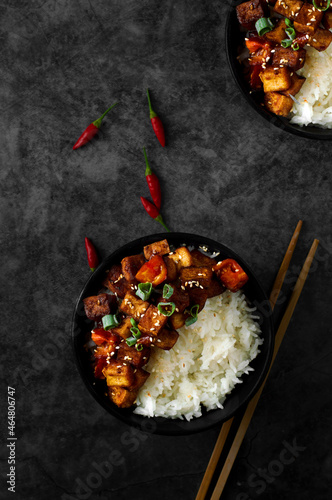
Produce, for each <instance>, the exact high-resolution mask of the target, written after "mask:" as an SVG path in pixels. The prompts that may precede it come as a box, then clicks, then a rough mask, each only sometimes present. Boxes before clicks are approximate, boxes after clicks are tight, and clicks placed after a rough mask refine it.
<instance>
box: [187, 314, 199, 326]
mask: <svg viewBox="0 0 332 500" xmlns="http://www.w3.org/2000/svg"><path fill="white" fill-rule="evenodd" d="M196 321H197V316H190V318H187V319H186V321H185V325H186V326H190V325H192V324H193V323H196Z"/></svg>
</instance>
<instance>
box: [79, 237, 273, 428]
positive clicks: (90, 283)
mask: <svg viewBox="0 0 332 500" xmlns="http://www.w3.org/2000/svg"><path fill="white" fill-rule="evenodd" d="M162 239H169V241H170V243H171V244H174V245H180V244H181V243H179V242H180V241H181V242H182V243H183V244H186V245H187V246H189V247H190V246H198V243H200V244H201V245H202V244H204V245H206V246H207V247H210V248H211V249H218V250H221V252H222V253H224V255H225V256H226V255H227V256H229V257H231V258H234V259H236V260H237V261H238V262H239V263H240V265H242V266H243V267H244V268H245V270H246V271H247V272H248V273H249V276H250V277H251V280H252V286H253V288H254V289H256V288H257V290H258V291H259V295H260V298H261V299H262V300H263V301H264V302H266V304H268V307H270V306H269V302H268V299H267V297H266V294H265V292H264V290H263V288H262V286H261V285H260V283H259V281H258V280H257V278H256V276H255V274H254V273H253V271H252V270H251V268H250V267H249V266H248V265H247V264H246V263H245V262H244V261H243V259H242V258H240V257H239V256H238V255H237V254H236V253H235V252H234V251H233V250H231V249H230V248H228V247H227V246H225V245H223V244H221V243H218V242H216V241H214V240H211V239H210V238H206V237H204V236H199V235H195V234H190V233H159V234H152V235H148V236H145V237H142V238H138V239H136V240H134V241H131V242H129V243H127V244H125V245H122V246H121V247H120V248H117V249H116V250H115V251H114V252H112V253H111V254H110V255H109V256H108V257H107V258H106V259H104V260H103V262H101V264H100V265H99V266H98V268H97V269H96V270H95V272H94V273H92V274H91V275H90V277H89V278H88V280H87V281H86V283H85V284H84V286H83V288H82V290H81V292H80V294H79V297H78V299H77V301H76V305H75V310H74V314H73V321H72V332H71V334H72V346H73V349H74V356H75V360H76V365H77V367H78V371H79V373H80V375H81V378H82V379H83V382H84V384H85V385H86V387H87V389H88V390H89V392H90V394H92V396H93V397H94V398H95V399H96V401H97V402H98V403H99V404H100V405H101V406H103V408H105V409H106V410H107V411H108V412H109V413H110V414H111V415H112V416H115V417H116V418H118V419H120V420H122V421H124V422H126V423H127V424H129V425H133V426H135V427H138V428H141V429H142V427H144V431H147V432H153V433H155V434H164V435H184V434H192V433H195V432H200V431H203V430H206V429H208V428H210V427H212V426H214V425H216V424H217V423H222V422H223V421H225V420H228V419H229V418H230V417H231V416H233V415H234V414H235V413H236V412H237V411H238V410H239V409H240V408H242V407H243V405H245V404H246V403H247V402H248V401H249V400H250V399H251V398H252V397H253V395H254V394H255V392H256V391H257V390H258V389H259V386H260V384H261V382H262V381H263V380H264V377H265V375H266V373H267V371H268V368H269V366H270V361H271V358H272V353H273V346H274V334H273V322H272V311H271V310H270V309H269V311H268V313H267V315H266V317H265V319H263V322H266V323H264V324H265V325H266V329H265V331H263V336H264V338H265V340H264V344H265V345H264V344H263V351H264V350H265V349H266V352H265V358H264V359H263V358H260V359H259V369H257V370H255V371H254V372H251V373H250V375H248V376H244V377H248V379H247V378H244V379H243V383H242V384H237V386H236V387H238V386H241V391H242V387H245V386H248V387H250V390H249V391H248V392H247V393H246V394H245V397H242V398H241V401H240V403H239V404H238V405H237V407H236V408H235V410H234V411H228V412H227V411H226V408H227V404H229V402H228V401H229V400H231V398H232V395H233V392H234V393H235V391H236V388H235V389H234V391H233V392H232V393H231V394H229V396H228V398H227V399H226V401H225V410H219V409H217V410H211V411H209V412H206V413H203V415H202V416H201V417H199V418H195V419H192V420H190V421H189V422H186V421H182V420H180V419H165V418H162V417H157V418H153V419H148V418H147V417H143V416H141V415H138V414H135V413H133V412H132V410H131V411H130V410H124V409H121V408H118V407H116V406H115V405H113V403H111V402H110V401H109V400H108V398H105V396H104V395H101V393H100V391H99V392H98V391H97V389H96V386H95V385H94V383H93V382H92V378H91V373H92V370H91V372H90V371H89V370H88V369H87V362H86V361H84V359H83V357H84V354H82V353H83V351H84V349H83V345H84V343H85V342H86V340H85V341H84V342H83V340H82V339H81V338H80V335H81V336H82V337H83V336H85V335H86V332H87V331H88V328H89V327H90V328H91V324H92V323H91V322H87V319H86V317H85V318H83V316H84V313H81V314H79V311H82V310H83V303H82V299H83V298H84V297H86V296H89V295H90V294H91V291H92V290H93V293H98V286H96V285H97V284H98V283H99V289H100V288H101V283H102V277H103V274H104V273H105V271H106V269H108V268H109V267H110V265H113V264H115V263H117V262H120V257H121V255H122V256H125V255H130V254H131V251H130V250H131V248H133V250H135V249H136V248H141V251H142V250H143V246H144V243H145V244H149V243H151V242H152V241H158V240H162ZM126 252H127V253H126ZM95 290H96V291H95ZM83 321H84V323H85V327H83V328H82V327H81V325H80V322H83ZM262 355H263V352H261V353H260V354H259V355H258V357H257V358H256V360H257V359H258V358H259V357H260V356H262ZM256 360H254V362H255V361H256ZM250 376H251V377H252V378H251V381H250V383H249V382H247V380H249V377H250ZM254 378H255V380H254ZM256 378H257V380H256ZM102 382H103V383H104V381H102ZM240 395H241V394H240ZM233 399H234V401H236V398H233ZM238 399H240V398H239V396H238ZM233 405H236V402H235V403H233ZM222 412H224V415H222ZM147 421H150V423H151V422H155V424H154V425H152V423H151V426H150V425H148V424H147Z"/></svg>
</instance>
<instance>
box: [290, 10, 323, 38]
mask: <svg viewBox="0 0 332 500" xmlns="http://www.w3.org/2000/svg"><path fill="white" fill-rule="evenodd" d="M323 15H324V14H323V12H321V11H320V10H318V9H316V8H315V7H314V6H313V5H312V4H309V3H305V4H304V5H303V6H302V8H301V10H300V12H299V13H298V15H297V16H296V17H295V20H294V28H295V30H296V31H299V32H300V33H308V34H309V35H313V34H314V33H315V31H317V29H318V27H319V25H320V23H321V21H322V19H323Z"/></svg>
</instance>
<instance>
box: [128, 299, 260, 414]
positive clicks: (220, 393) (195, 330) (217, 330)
mask: <svg viewBox="0 0 332 500" xmlns="http://www.w3.org/2000/svg"><path fill="white" fill-rule="evenodd" d="M254 311H255V309H254V308H250V307H249V306H248V305H247V302H246V298H245V295H244V293H243V292H241V291H239V292H236V293H231V292H225V293H223V294H222V295H219V296H217V297H214V298H212V299H208V300H207V302H206V305H205V307H204V309H203V310H202V311H201V312H200V313H199V315H198V320H197V322H196V323H195V324H193V325H191V326H189V327H185V326H184V327H183V328H180V329H179V330H178V332H179V335H180V336H179V339H178V341H177V343H176V344H175V346H174V348H173V349H171V350H170V351H163V350H161V349H157V348H154V349H153V350H152V353H151V357H150V360H149V363H148V364H147V365H146V366H145V367H144V368H145V369H146V370H147V371H148V372H150V377H149V378H148V380H147V382H146V383H145V384H144V386H143V387H142V388H141V390H140V391H139V394H138V397H137V408H136V409H135V413H138V414H140V415H144V416H147V417H152V416H163V417H168V418H183V417H185V418H186V419H187V420H190V419H192V418H193V417H199V416H201V414H202V412H201V405H204V406H205V407H206V408H207V409H208V410H212V409H215V408H222V407H223V406H222V403H223V402H224V400H225V398H226V395H227V394H229V393H230V392H231V391H232V389H233V388H234V386H235V385H236V384H238V383H241V382H242V380H240V377H241V376H242V375H243V374H248V373H249V372H250V371H252V368H251V367H250V366H249V363H250V362H251V361H252V360H253V359H254V358H255V357H256V356H257V354H258V353H259V352H260V351H259V346H260V345H261V344H262V343H263V340H262V339H261V338H260V333H261V331H260V328H259V326H258V324H257V322H256V321H255V320H257V319H258V317H257V316H255V314H254Z"/></svg>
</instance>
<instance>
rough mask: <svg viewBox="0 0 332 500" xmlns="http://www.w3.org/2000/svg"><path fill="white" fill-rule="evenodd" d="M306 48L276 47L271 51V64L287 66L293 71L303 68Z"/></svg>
mask: <svg viewBox="0 0 332 500" xmlns="http://www.w3.org/2000/svg"><path fill="white" fill-rule="evenodd" d="M306 54H307V53H306V50H305V49H299V50H293V49H292V48H291V47H288V48H287V49H284V48H283V47H276V48H275V52H274V53H273V58H272V65H273V66H287V67H288V68H291V69H292V70H294V71H297V70H298V69H301V68H303V66H304V62H305V57H306Z"/></svg>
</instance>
